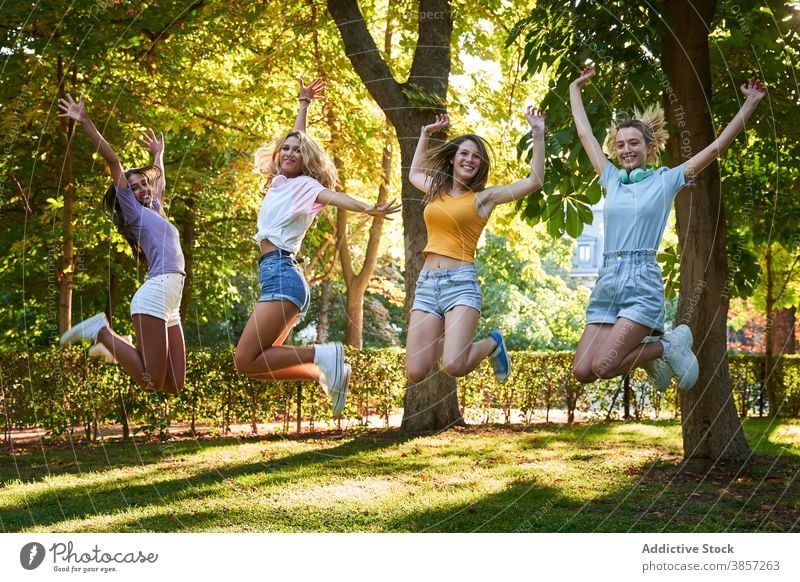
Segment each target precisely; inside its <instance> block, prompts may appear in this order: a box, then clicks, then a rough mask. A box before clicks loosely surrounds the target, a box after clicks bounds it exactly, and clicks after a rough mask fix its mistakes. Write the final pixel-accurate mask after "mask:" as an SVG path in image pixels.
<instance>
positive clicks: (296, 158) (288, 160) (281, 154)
mask: <svg viewBox="0 0 800 582" xmlns="http://www.w3.org/2000/svg"><path fill="white" fill-rule="evenodd" d="M278 164H279V166H278V167H279V168H280V171H281V174H283V175H284V176H286V177H287V178H294V177H296V176H299V175H301V174H302V173H303V155H302V154H301V153H300V140H299V139H298V138H297V137H295V136H293V135H290V136H289V137H287V138H286V139H285V140H284V142H283V145H281V149H280V150H279V151H278Z"/></svg>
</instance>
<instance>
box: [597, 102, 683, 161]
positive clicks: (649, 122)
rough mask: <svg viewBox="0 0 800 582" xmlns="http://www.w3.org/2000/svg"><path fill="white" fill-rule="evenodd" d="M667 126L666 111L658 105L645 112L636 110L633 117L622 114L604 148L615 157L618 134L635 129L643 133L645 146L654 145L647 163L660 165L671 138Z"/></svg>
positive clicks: (609, 131) (613, 126) (610, 130)
mask: <svg viewBox="0 0 800 582" xmlns="http://www.w3.org/2000/svg"><path fill="white" fill-rule="evenodd" d="M666 125H667V123H666V121H664V110H663V109H661V107H659V106H658V105H651V106H650V107H648V108H646V109H645V110H644V111H639V110H638V109H634V110H633V115H630V114H629V113H621V114H620V115H619V116H617V119H616V121H615V122H614V124H612V126H611V127H609V128H608V133H607V134H606V139H605V141H604V142H603V148H604V149H605V150H606V154H607V155H608V156H609V157H612V158H613V157H615V156H616V153H617V148H616V141H617V132H618V131H619V130H620V129H623V128H626V127H633V128H636V129H638V130H639V131H641V132H642V136H644V142H645V144H647V145H650V144H653V149H652V151H651V152H650V153H649V154H648V155H647V161H648V163H652V164H654V165H658V164H659V162H660V160H661V152H662V151H664V149H665V148H666V146H667V139H668V138H669V132H668V131H667V128H666Z"/></svg>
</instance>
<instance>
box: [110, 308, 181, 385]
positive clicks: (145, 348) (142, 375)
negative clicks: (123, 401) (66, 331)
mask: <svg viewBox="0 0 800 582" xmlns="http://www.w3.org/2000/svg"><path fill="white" fill-rule="evenodd" d="M133 326H134V328H135V330H136V345H137V347H133V346H132V345H131V344H129V343H128V342H127V341H125V340H124V339H123V338H122V337H120V336H119V335H117V334H116V333H114V332H113V331H112V330H111V328H108V327H107V328H104V329H101V330H100V333H99V334H98V335H97V341H99V342H100V343H102V344H103V345H104V346H106V348H108V350H109V351H110V352H111V353H112V354H114V357H116V359H117V361H118V362H119V364H120V365H121V366H122V368H123V369H124V370H125V371H126V372H128V374H130V375H131V377H132V378H133V379H134V380H135V381H136V383H137V384H139V385H140V386H141V387H142V388H144V389H145V390H148V391H150V392H153V391H157V390H163V389H164V386H165V380H166V377H167V354H168V349H167V344H168V341H167V328H166V322H165V321H164V320H163V319H159V318H157V317H153V316H152V315H145V314H141V313H137V314H135V315H133ZM185 365H186V364H185V356H184V367H185Z"/></svg>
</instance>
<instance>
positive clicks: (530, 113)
mask: <svg viewBox="0 0 800 582" xmlns="http://www.w3.org/2000/svg"><path fill="white" fill-rule="evenodd" d="M525 118H526V119H527V120H528V123H530V124H531V132H532V133H536V132H543V131H544V118H545V113H544V111H542V110H541V109H539V108H538V107H534V106H533V105H530V106H528V108H527V109H526V110H525Z"/></svg>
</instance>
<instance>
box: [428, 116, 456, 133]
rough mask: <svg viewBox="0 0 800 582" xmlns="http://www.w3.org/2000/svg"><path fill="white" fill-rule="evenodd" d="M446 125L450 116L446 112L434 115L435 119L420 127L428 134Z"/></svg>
mask: <svg viewBox="0 0 800 582" xmlns="http://www.w3.org/2000/svg"><path fill="white" fill-rule="evenodd" d="M448 125H450V116H449V115H447V113H440V114H438V115H437V116H436V121H434V122H433V123H430V124H428V125H426V126H424V127H423V128H422V129H423V130H424V131H425V133H427V134H428V135H430V134H432V133H436V132H437V131H439V130H440V129H443V128H445V127H447V126H448Z"/></svg>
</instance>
